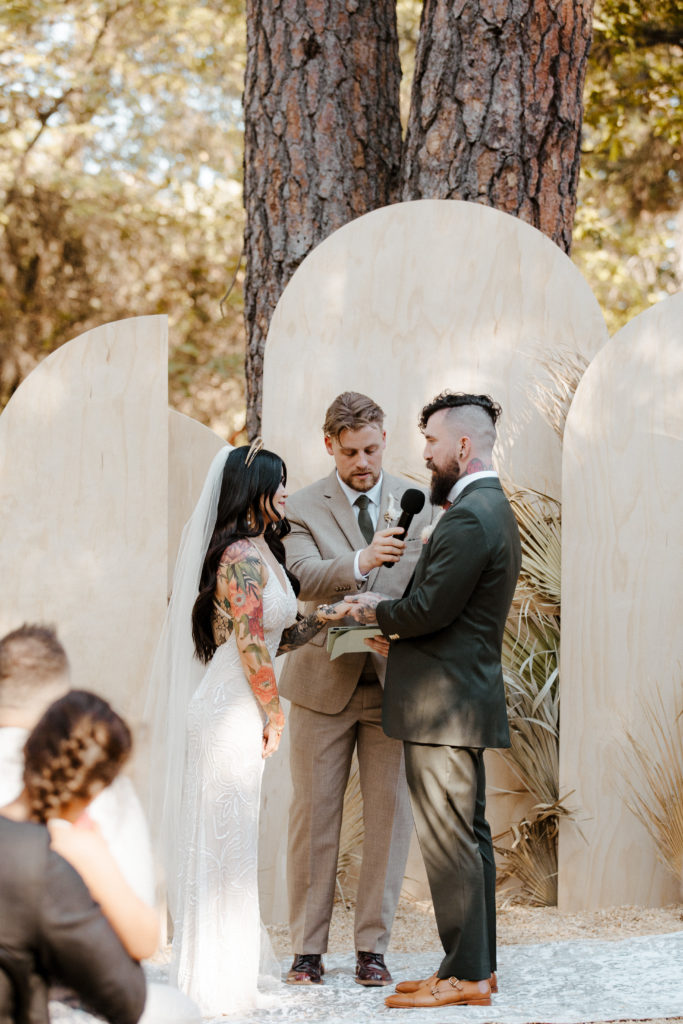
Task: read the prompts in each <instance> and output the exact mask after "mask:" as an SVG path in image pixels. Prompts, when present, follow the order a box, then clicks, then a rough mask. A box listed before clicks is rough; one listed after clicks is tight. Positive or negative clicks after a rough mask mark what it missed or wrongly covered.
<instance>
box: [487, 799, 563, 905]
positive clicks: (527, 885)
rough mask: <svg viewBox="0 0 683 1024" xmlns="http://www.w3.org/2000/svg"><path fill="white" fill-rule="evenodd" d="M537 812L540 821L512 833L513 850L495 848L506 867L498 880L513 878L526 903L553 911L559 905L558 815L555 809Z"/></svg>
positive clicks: (526, 822) (521, 824)
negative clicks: (517, 883)
mask: <svg viewBox="0 0 683 1024" xmlns="http://www.w3.org/2000/svg"><path fill="white" fill-rule="evenodd" d="M534 809H535V810H539V814H538V815H537V817H535V818H534V819H533V820H524V821H520V822H519V824H517V825H513V826H512V828H511V829H510V832H511V834H512V837H513V840H512V846H511V847H510V848H509V849H505V848H501V847H496V852H497V853H498V854H499V855H500V856H501V858H502V860H503V865H504V866H503V869H502V871H500V872H499V874H498V880H499V882H504V881H506V880H507V879H508V878H512V877H514V878H515V879H516V880H517V881H518V882H519V884H520V887H521V893H522V894H523V896H524V897H525V900H526V902H528V903H531V904H532V905H533V906H536V907H552V906H555V905H556V903H557V813H556V809H555V808H553V807H546V808H542V809H539V808H534Z"/></svg>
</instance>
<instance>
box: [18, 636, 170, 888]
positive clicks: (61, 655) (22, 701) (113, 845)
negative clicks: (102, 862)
mask: <svg viewBox="0 0 683 1024" xmlns="http://www.w3.org/2000/svg"><path fill="white" fill-rule="evenodd" d="M69 676H70V672H69V660H68V658H67V655H66V651H65V650H64V647H63V646H62V644H61V643H60V641H59V638H58V636H57V634H56V632H55V630H54V629H53V628H52V627H51V626H48V625H45V624H44V623H24V625H22V626H19V627H18V628H16V629H13V630H12V631H11V632H10V633H7V634H6V635H5V636H3V637H0V807H1V806H2V805H3V804H8V803H10V802H11V801H13V800H15V799H16V798H17V797H18V796H19V793H20V792H21V790H22V787H23V772H24V744H25V743H26V739H27V737H28V734H29V732H30V731H31V729H33V727H34V726H35V725H36V723H37V722H38V720H39V718H40V717H41V715H42V714H43V712H44V711H45V709H46V708H47V707H49V705H50V704H51V703H52V702H53V701H55V700H57V698H59V697H62V696H63V695H64V694H65V693H66V691H67V690H68V689H69V687H70V685H71V684H70V678H69ZM88 816H89V817H90V818H91V819H92V820H93V821H94V822H95V823H96V824H97V826H98V827H99V829H100V830H101V832H102V835H103V837H104V839H105V841H106V843H107V845H108V846H109V849H110V851H111V853H112V855H113V857H114V859H115V860H116V863H117V864H118V866H119V868H120V870H121V872H122V873H123V875H124V877H125V878H126V880H127V881H128V884H129V885H130V886H131V887H132V888H133V889H134V890H135V892H136V893H137V894H138V896H139V897H140V898H141V899H143V900H145V902H146V903H148V904H149V905H150V906H151V905H153V904H154V867H153V861H152V848H151V842H150V838H149V829H148V826H147V821H146V819H145V815H144V812H143V810H142V806H141V804H140V801H139V799H138V796H137V793H136V792H135V787H134V786H133V783H132V781H131V779H130V778H128V776H127V775H125V774H123V773H119V774H118V775H116V778H115V779H114V781H113V783H112V784H111V785H106V786H104V787H102V790H101V792H100V793H98V795H97V796H96V797H95V799H94V801H93V803H92V804H91V805H90V807H89V809H88Z"/></svg>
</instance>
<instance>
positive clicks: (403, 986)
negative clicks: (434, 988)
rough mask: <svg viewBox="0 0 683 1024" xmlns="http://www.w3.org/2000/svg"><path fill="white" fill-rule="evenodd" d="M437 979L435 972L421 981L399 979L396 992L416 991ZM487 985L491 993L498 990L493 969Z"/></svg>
mask: <svg viewBox="0 0 683 1024" xmlns="http://www.w3.org/2000/svg"><path fill="white" fill-rule="evenodd" d="M437 980H438V975H437V974H432V976H431V978H423V979H422V980H421V981H399V983H398V985H397V986H396V991H397V992H417V990H418V989H419V988H424V986H425V985H433V984H434V982H435V981H437ZM489 985H490V986H491V993H492V994H493V993H494V992H497V991H498V978H497V977H496V972H495V971H493V973H492V974H491V977H490V978H489Z"/></svg>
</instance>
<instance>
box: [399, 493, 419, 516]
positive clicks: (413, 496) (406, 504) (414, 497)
mask: <svg viewBox="0 0 683 1024" xmlns="http://www.w3.org/2000/svg"><path fill="white" fill-rule="evenodd" d="M424 504H425V494H424V491H418V489H417V487H409V488H408V490H407V491H404V492H403V494H402V495H401V508H402V509H403V511H404V512H407V513H408V515H411V516H416V515H417V514H418V512H421V511H422V509H423V508H424Z"/></svg>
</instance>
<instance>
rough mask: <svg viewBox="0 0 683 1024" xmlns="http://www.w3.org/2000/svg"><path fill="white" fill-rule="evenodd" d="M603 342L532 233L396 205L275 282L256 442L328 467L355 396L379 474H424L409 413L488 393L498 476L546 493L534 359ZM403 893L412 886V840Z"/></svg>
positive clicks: (298, 471) (468, 211) (293, 479)
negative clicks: (367, 400) (373, 420)
mask: <svg viewBox="0 0 683 1024" xmlns="http://www.w3.org/2000/svg"><path fill="white" fill-rule="evenodd" d="M606 340H607V330H606V327H605V321H604V318H603V316H602V313H601V311H600V308H599V306H598V303H597V301H596V299H595V297H594V296H593V293H592V292H591V291H590V289H589V287H588V285H587V283H586V281H585V280H584V279H583V277H582V276H581V275H580V273H579V272H578V270H577V269H576V267H575V266H574V265H573V264H572V263H571V261H570V260H569V259H568V258H567V256H565V254H564V253H563V252H561V251H560V250H559V249H558V247H557V246H556V245H554V244H553V243H552V242H550V241H549V240H548V239H547V238H546V237H545V236H544V235H542V234H541V233H540V232H539V231H537V230H536V229H535V228H532V227H530V226H529V225H527V224H524V223H522V221H520V220H518V219H516V218H514V217H510V216H507V215H506V214H503V213H499V212H498V211H497V210H492V209H490V208H489V207H486V206H481V205H479V204H476V203H463V202H456V201H453V200H421V201H419V202H413V203H400V204H397V205H395V206H391V207H387V208H385V209H381V210H377V211H375V212H374V213H369V214H367V215H366V216H364V217H361V218H359V219H358V220H355V221H353V222H352V223H351V224H348V225H346V226H345V227H343V228H341V229H340V230H339V231H336V232H335V233H334V234H333V235H331V236H330V237H329V238H327V239H326V240H325V241H324V242H323V243H322V244H321V245H319V246H318V247H317V248H316V249H315V250H314V251H313V252H312V253H311V254H310V255H309V256H308V257H307V258H306V259H305V260H304V262H303V263H302V264H301V266H300V267H299V269H298V270H297V272H296V273H295V274H294V276H293V278H292V280H291V281H290V283H289V284H288V285H287V288H286V289H285V291H284V293H283V295H282V297H281V299H280V301H279V303H278V306H277V309H276V310H275V314H274V316H273V319H272V322H271V327H270V332H269V334H268V343H267V346H266V353H265V367H264V389H263V436H264V440H265V442H266V444H267V445H268V447H270V448H273V449H274V450H275V451H277V452H279V453H280V454H281V455H282V456H283V457H284V459H285V461H286V463H287V468H288V473H289V479H288V487H289V490H290V491H294V490H296V488H297V487H300V486H303V485H305V484H307V483H310V482H311V481H313V480H315V479H317V478H319V477H321V476H323V475H325V474H327V473H329V472H330V470H331V469H332V468H333V464H332V460H331V458H330V457H329V456H328V455H327V453H326V452H325V450H324V447H323V442H322V430H321V427H322V423H323V419H324V414H325V409H326V408H327V406H328V405H329V403H330V402H331V401H332V399H333V398H334V397H335V396H336V395H337V394H339V393H340V392H341V391H345V390H354V391H362V392H365V393H366V394H368V395H370V396H371V397H372V398H374V399H375V400H376V401H377V402H379V404H380V405H381V406H382V408H383V409H384V411H385V413H386V427H387V438H388V444H387V451H386V455H385V462H384V464H385V466H386V468H387V469H388V470H389V471H390V472H393V473H397V474H409V475H410V474H418V475H422V476H423V477H424V469H423V467H424V463H423V460H422V457H421V453H422V446H423V442H422V439H421V435H420V433H419V431H418V429H417V420H418V414H419V411H420V409H421V408H422V406H423V405H424V404H425V403H426V402H427V401H428V400H430V399H431V398H432V397H433V396H434V395H436V394H437V393H438V392H440V391H441V390H443V389H444V388H446V387H449V388H451V389H452V390H454V391H474V392H489V393H490V394H491V395H492V396H493V397H494V398H495V399H496V400H497V401H499V402H500V403H501V405H502V406H503V412H504V415H503V419H502V421H501V431H500V439H499V444H498V445H497V456H498V459H499V465H500V468H501V470H502V471H503V472H504V473H505V474H506V475H507V476H508V477H509V478H511V479H512V480H513V481H514V482H515V484H516V485H518V486H522V485H528V486H531V487H535V488H538V489H539V490H541V491H544V492H545V493H547V494H550V495H552V496H553V497H556V498H559V497H560V478H561V448H560V442H559V438H558V437H557V435H556V434H555V433H554V431H553V430H552V429H551V428H550V426H549V425H548V424H547V422H546V421H545V420H544V419H543V417H542V416H541V414H540V413H539V411H538V408H537V404H536V390H537V386H538V384H539V383H540V382H547V380H548V378H547V371H546V369H545V366H544V359H545V357H546V355H547V354H548V353H553V352H557V351H558V350H562V351H568V352H573V353H578V354H579V355H580V356H582V357H583V358H584V359H585V360H586V361H588V360H589V359H590V358H591V357H592V356H593V355H594V353H595V352H597V351H598V349H599V348H600V347H601V346H602V345H603V344H604V343H605V342H606ZM487 771H488V776H489V805H488V806H489V814H490V817H491V821H492V827H493V831H494V833H495V832H499V831H503V829H505V828H507V827H508V826H509V824H510V822H512V821H517V820H519V818H520V817H522V816H523V813H524V812H525V811H528V809H529V800H528V797H527V796H526V795H525V796H524V797H522V798H520V797H517V796H509V795H503V794H502V793H499V792H496V791H497V790H509V789H513V790H515V789H517V788H518V785H517V784H516V782H515V779H514V778H513V776H512V775H511V773H510V772H509V770H508V769H507V768H506V767H505V765H504V764H503V763H502V760H501V758H500V757H499V755H497V754H495V753H494V752H490V753H489V755H487ZM282 785H283V786H284V781H283V782H282ZM284 802H285V803H286V801H284ZM281 817H282V821H283V827H284V822H285V815H284V811H281ZM406 886H407V888H408V889H409V891H411V893H412V894H413V895H419V896H425V895H426V891H425V878H424V874H423V871H422V865H421V858H420V856H419V853H418V851H417V849H416V848H415V846H413V849H412V851H411V857H410V860H409V864H408V874H407V879H406Z"/></svg>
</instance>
